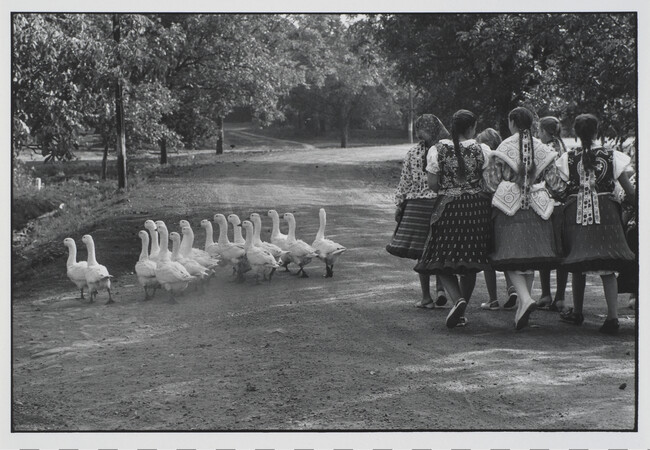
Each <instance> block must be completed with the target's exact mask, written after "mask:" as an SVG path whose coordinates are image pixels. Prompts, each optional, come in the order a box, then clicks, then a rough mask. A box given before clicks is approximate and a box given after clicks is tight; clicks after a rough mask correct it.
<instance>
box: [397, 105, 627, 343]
mask: <svg viewBox="0 0 650 450" xmlns="http://www.w3.org/2000/svg"><path fill="white" fill-rule="evenodd" d="M508 123H509V128H510V132H511V133H512V135H511V136H510V137H508V138H506V139H504V140H503V141H501V137H500V136H499V134H498V133H497V132H496V131H495V130H493V129H487V130H485V131H483V132H482V133H480V134H479V135H478V136H476V139H475V135H476V125H477V117H476V116H475V115H474V114H473V113H472V112H470V111H467V110H460V111H457V112H456V113H455V114H454V115H453V117H452V119H451V132H449V131H448V130H447V128H445V126H444V125H443V124H442V122H441V121H440V120H439V119H438V118H437V117H436V116H434V115H432V114H424V115H422V116H421V117H419V118H418V120H417V122H416V130H417V136H418V139H419V140H420V142H419V143H418V144H417V145H416V146H415V147H414V148H412V149H411V150H410V151H409V152H408V154H407V155H406V158H405V160H404V164H403V167H402V175H401V179H400V183H399V185H398V187H397V194H396V198H395V202H396V205H397V210H396V214H395V219H396V221H397V222H398V224H397V227H396V229H395V233H394V235H393V239H392V241H391V242H390V243H389V244H388V245H387V246H386V249H387V250H388V252H390V253H391V254H393V255H396V256H399V257H403V258H411V259H414V260H415V259H417V264H416V266H415V271H416V272H418V274H419V277H420V284H421V287H422V299H421V300H420V301H418V303H417V304H416V306H418V307H421V308H429V309H433V308H435V307H440V306H443V305H444V304H445V303H446V302H447V297H450V300H451V301H452V303H453V305H452V307H451V310H450V311H449V314H448V315H447V318H446V326H447V327H448V328H454V327H457V326H463V325H465V324H466V323H467V321H466V319H465V311H466V308H467V304H468V302H469V300H470V297H471V295H472V292H473V290H474V286H475V283H476V274H477V273H478V272H481V271H483V272H484V274H485V281H486V284H487V288H488V293H489V295H490V299H489V301H487V302H484V303H482V304H481V308H483V309H488V310H494V309H499V302H498V300H497V297H496V275H495V271H502V272H504V273H505V276H506V282H507V284H508V296H509V297H508V300H507V301H506V302H505V303H504V305H503V307H504V309H515V308H516V313H515V318H514V323H515V328H516V329H517V330H520V329H522V328H524V327H525V326H526V325H527V324H528V321H529V318H530V315H531V313H532V312H533V311H534V310H535V309H536V308H540V307H544V308H548V309H551V310H555V311H560V319H561V320H562V321H564V322H567V323H571V324H575V325H581V324H582V322H583V320H584V316H583V312H582V307H583V300H584V291H585V274H587V273H596V274H598V275H600V277H601V279H602V283H603V290H604V294H605V300H606V303H607V317H606V319H605V321H604V323H603V324H602V326H601V327H600V331H601V332H603V333H607V334H615V333H617V332H618V329H619V323H618V315H617V296H618V287H617V279H616V273H617V272H621V271H626V270H629V269H630V267H633V263H634V261H635V255H634V253H633V252H632V250H631V249H630V247H629V246H628V244H627V242H626V237H625V233H624V229H623V224H622V220H621V206H620V198H617V196H616V195H615V190H616V189H617V186H618V189H619V190H620V189H622V190H623V192H624V193H625V196H626V201H628V202H632V203H634V196H635V188H634V185H633V184H632V183H631V182H630V179H629V176H628V171H627V170H626V169H628V168H629V165H630V162H631V161H630V157H629V156H627V155H625V154H624V153H622V152H620V151H615V150H613V149H609V148H604V147H603V146H602V145H601V144H600V143H599V142H598V141H597V139H596V138H597V136H598V119H597V118H596V117H595V116H593V115H591V114H581V115H579V116H578V117H576V119H575V122H574V131H575V135H576V137H577V138H578V139H579V140H580V146H579V147H578V148H575V149H571V150H568V151H567V150H566V148H565V146H564V143H563V142H562V139H561V137H560V131H561V127H560V122H559V121H558V119H556V118H554V117H544V118H542V119H540V121H539V133H538V136H539V138H537V137H535V136H534V135H535V134H537V133H535V132H536V131H538V130H536V129H533V124H534V115H533V113H532V112H531V111H530V110H528V109H526V108H524V107H518V108H515V109H513V110H512V111H511V112H510V113H509V115H508ZM551 270H556V271H557V276H556V279H557V292H556V296H555V298H552V297H551V293H550V271H551ZM535 271H539V272H540V276H541V280H542V297H541V298H540V299H539V300H538V301H536V300H534V299H533V298H532V296H531V291H532V288H533V280H534V273H535ZM568 273H571V274H572V291H573V307H572V308H565V307H564V291H565V288H566V284H567V278H568ZM432 275H435V276H436V280H437V283H436V284H437V289H436V298H435V300H434V299H433V298H432V296H431V293H430V288H429V281H430V277H431V276H432Z"/></svg>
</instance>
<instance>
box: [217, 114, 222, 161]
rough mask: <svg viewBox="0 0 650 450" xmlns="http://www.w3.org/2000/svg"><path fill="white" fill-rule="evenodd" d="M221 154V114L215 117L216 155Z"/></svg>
mask: <svg viewBox="0 0 650 450" xmlns="http://www.w3.org/2000/svg"><path fill="white" fill-rule="evenodd" d="M222 154H223V116H219V117H217V155H222Z"/></svg>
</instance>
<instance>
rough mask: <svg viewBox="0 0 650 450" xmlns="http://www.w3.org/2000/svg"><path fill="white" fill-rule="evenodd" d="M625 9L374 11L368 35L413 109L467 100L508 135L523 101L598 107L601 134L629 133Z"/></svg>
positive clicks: (548, 107) (631, 85) (446, 111)
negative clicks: (404, 86) (414, 100)
mask: <svg viewBox="0 0 650 450" xmlns="http://www.w3.org/2000/svg"><path fill="white" fill-rule="evenodd" d="M634 25H635V16H634V15H633V14H629V13H628V14H623V13H621V14H610V13H607V14H444V15H443V14H417V15H410V14H398V15H383V16H381V17H380V19H379V20H378V21H376V22H375V24H374V30H375V35H376V36H377V39H380V41H381V42H382V43H383V47H384V49H385V51H386V52H387V53H388V55H389V57H390V59H391V60H394V61H395V62H396V65H397V70H398V72H399V76H400V78H401V79H402V80H403V81H404V82H410V83H412V84H413V85H414V86H415V87H416V89H417V90H418V91H419V93H420V94H421V98H422V100H421V102H420V104H419V108H420V110H422V111H427V112H433V113H435V114H439V115H440V116H441V117H443V121H445V119H444V118H448V117H450V116H451V114H452V113H453V112H454V111H455V110H457V109H460V108H466V109H471V110H473V111H474V112H475V113H477V114H478V115H479V117H480V119H482V122H483V125H484V126H495V127H498V128H499V129H500V131H501V133H502V135H503V136H504V137H505V136H507V135H509V130H508V128H507V113H508V111H510V109H512V108H513V107H515V106H519V105H527V106H531V107H533V108H534V109H537V110H538V111H544V112H546V113H553V114H557V115H560V116H566V115H574V114H576V113H578V112H583V111H587V110H590V111H598V112H600V114H599V116H601V118H602V119H603V124H604V125H605V129H607V130H612V131H608V132H609V133H615V134H616V133H618V134H621V133H622V134H630V133H632V134H633V133H634V129H635V128H634V127H635V122H636V119H635V118H636V109H635V107H634V95H635V92H636V80H635V77H634V74H635V73H636V70H635V67H636V61H635V58H634V48H635V45H634V44H635V39H636V37H635V33H634V31H635V30H634Z"/></svg>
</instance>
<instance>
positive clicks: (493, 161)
mask: <svg viewBox="0 0 650 450" xmlns="http://www.w3.org/2000/svg"><path fill="white" fill-rule="evenodd" d="M501 180H503V174H502V171H501V165H500V164H499V158H496V157H495V156H488V157H487V164H486V165H485V168H484V169H483V181H484V182H485V187H486V188H487V190H488V191H490V192H495V191H496V190H497V187H499V183H501Z"/></svg>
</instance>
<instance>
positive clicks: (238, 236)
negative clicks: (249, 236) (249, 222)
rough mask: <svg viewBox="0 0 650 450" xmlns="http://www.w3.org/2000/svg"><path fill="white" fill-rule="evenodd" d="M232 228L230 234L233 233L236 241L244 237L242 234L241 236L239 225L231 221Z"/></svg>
mask: <svg viewBox="0 0 650 450" xmlns="http://www.w3.org/2000/svg"><path fill="white" fill-rule="evenodd" d="M232 229H233V232H232V234H233V238H234V239H235V242H237V241H241V240H243V239H244V236H243V235H242V233H241V226H239V225H235V224H234V223H233V225H232Z"/></svg>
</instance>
